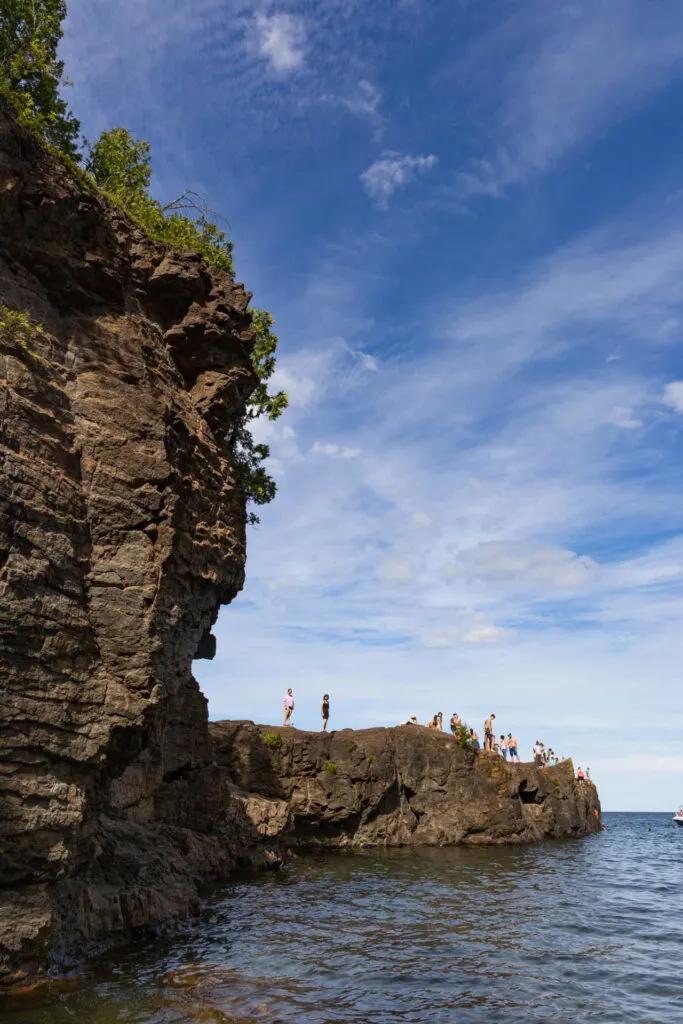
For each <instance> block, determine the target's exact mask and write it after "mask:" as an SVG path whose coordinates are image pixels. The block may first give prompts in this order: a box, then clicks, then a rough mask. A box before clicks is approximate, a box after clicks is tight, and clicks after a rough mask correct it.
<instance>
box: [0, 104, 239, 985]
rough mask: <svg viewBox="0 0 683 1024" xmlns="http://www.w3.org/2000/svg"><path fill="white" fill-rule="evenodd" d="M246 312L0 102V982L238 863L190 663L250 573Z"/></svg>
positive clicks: (215, 274)
mask: <svg viewBox="0 0 683 1024" xmlns="http://www.w3.org/2000/svg"><path fill="white" fill-rule="evenodd" d="M249 299H250V295H249V293H248V292H245V290H244V288H243V287H242V285H240V284H235V283H234V282H233V281H232V279H231V278H230V277H229V276H228V275H227V274H226V273H224V272H223V271H220V270H217V269H215V268H212V267H209V266H207V265H206V264H205V263H204V262H203V261H202V260H201V258H200V257H199V256H196V255H194V254H192V253H187V252H176V251H173V250H170V249H169V248H168V247H167V246H164V245H161V244H158V243H155V242H153V241H150V239H149V238H148V237H147V236H146V235H145V234H143V232H142V231H140V230H138V229H137V228H136V227H135V226H134V225H133V224H132V223H131V221H130V220H129V219H128V218H127V217H125V216H124V215H123V214H122V213H121V212H120V211H118V210H117V209H116V208H115V207H113V206H111V205H110V204H109V203H107V202H106V201H105V200H104V199H103V198H102V197H101V196H100V195H99V194H98V193H97V192H96V191H95V190H94V189H89V188H88V187H87V182H86V181H85V180H84V181H80V180H79V179H78V178H75V177H74V176H73V175H72V174H70V173H69V172H68V171H67V170H66V168H65V167H64V165H63V164H62V163H61V162H60V161H58V160H55V159H53V158H52V157H51V156H49V155H48V154H47V153H46V152H45V151H44V150H43V149H42V148H41V147H40V146H39V145H38V144H37V143H36V142H35V141H34V140H33V138H32V137H31V136H29V135H28V134H27V133H26V132H25V131H23V130H22V129H20V128H19V127H18V126H17V125H16V123H15V122H14V121H13V119H12V118H11V117H10V116H8V114H7V112H6V111H4V110H3V109H2V108H0V303H1V304H3V305H4V306H6V307H8V308H9V309H14V310H19V311H25V312H26V313H28V315H29V317H30V318H31V322H32V330H31V335H30V337H29V338H28V339H26V338H21V337H18V336H17V333H16V332H13V331H11V330H7V329H3V323H0V385H1V388H0V401H1V403H2V405H1V418H0V980H4V981H17V980H19V979H21V978H23V977H25V976H29V975H34V974H35V973H36V971H39V970H40V969H41V968H43V967H44V966H45V964H46V963H47V960H48V957H49V956H50V955H53V954H54V952H55V950H58V951H61V953H63V954H64V955H68V954H69V953H70V951H71V950H73V949H83V948H84V947H86V946H87V944H88V942H90V941H96V940H97V939H98V938H100V937H101V936H105V935H108V934H111V933H112V932H117V931H118V932H120V933H122V934H123V933H125V932H127V931H128V930H129V929H130V928H134V927H137V926H144V925H149V924H154V923H155V922H157V921H159V920H162V919H163V918H165V917H167V916H169V915H170V914H172V913H174V912H177V911H179V910H181V909H184V908H185V907H186V906H187V904H188V903H189V902H190V901H191V900H192V899H193V898H194V896H195V895H196V891H197V890H196V887H197V883H198V882H199V881H200V880H204V879H206V878H207V877H212V876H213V875H217V874H220V873H222V872H223V871H224V870H227V868H228V867H229V866H230V864H231V863H232V859H233V855H232V853H231V850H230V847H229V844H228V843H226V842H224V841H219V840H218V838H217V835H216V822H217V821H219V822H220V823H221V825H222V826H223V827H225V821H226V818H227V817H228V812H227V810H226V808H225V807H224V805H223V803H222V801H223V788H222V787H221V785H220V784H218V782H217V780H216V774H217V773H216V769H215V767H214V766H212V757H211V752H210V745H209V736H208V730H207V707H206V701H205V699H204V697H203V696H202V694H201V693H200V691H199V688H198V686H197V684H196V682H195V680H194V679H193V677H192V672H191V663H192V660H193V659H194V658H195V657H201V656H207V655H208V656H211V654H212V652H213V647H214V646H215V645H214V642H213V638H212V636H211V633H210V630H211V626H212V624H213V623H214V621H215V619H216V615H217V613H218V609H219V606H220V605H222V604H226V603H227V602H229V601H231V600H232V599H233V598H234V597H235V595H236V594H237V593H238V591H239V590H240V588H241V587H242V584H243V580H244V565H245V507H244V500H243V498H242V496H241V495H240V493H239V490H238V488H236V486H235V484H234V480H233V472H232V466H231V462H230V457H229V454H228V452H227V451H226V450H225V448H224V446H223V443H222V438H223V437H224V436H225V434H226V432H227V430H228V429H229V427H230V425H231V423H232V422H233V421H234V418H235V417H236V416H239V415H240V414H241V413H242V412H243V410H244V403H245V401H246V399H247V398H248V396H249V395H250V393H251V392H252V390H253V388H254V386H255V384H256V379H255V376H254V373H253V369H252V363H251V350H252V346H253V344H254V336H253V333H252V330H251V317H250V314H249V312H248V310H247V307H248V302H249ZM0 320H2V317H0Z"/></svg>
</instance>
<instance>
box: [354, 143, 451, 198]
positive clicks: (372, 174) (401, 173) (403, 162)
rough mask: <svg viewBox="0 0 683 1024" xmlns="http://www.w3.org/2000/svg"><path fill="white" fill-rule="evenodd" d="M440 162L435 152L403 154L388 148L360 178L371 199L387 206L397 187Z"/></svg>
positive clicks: (404, 184) (407, 182)
mask: <svg viewBox="0 0 683 1024" xmlns="http://www.w3.org/2000/svg"><path fill="white" fill-rule="evenodd" d="M437 163H438V159H437V157H435V156H434V154H433V153H430V154H429V156H410V155H409V154H405V155H401V154H400V153H395V152H393V151H391V150H388V151H387V152H386V153H384V154H383V156H382V157H381V158H380V159H379V160H375V161H374V163H372V164H370V166H369V167H368V169H367V170H365V171H363V173H362V174H361V176H360V178H361V181H362V183H363V186H364V188H365V191H366V192H367V193H368V195H369V196H370V198H371V199H374V200H375V202H376V203H377V205H378V206H381V207H386V206H387V205H388V203H389V200H390V199H391V197H392V196H393V194H394V192H396V190H397V189H402V188H405V186H406V185H408V184H410V182H412V181H415V179H416V178H417V177H418V176H419V175H420V174H422V173H424V172H425V171H429V170H431V168H432V167H434V166H435V165H436V164H437Z"/></svg>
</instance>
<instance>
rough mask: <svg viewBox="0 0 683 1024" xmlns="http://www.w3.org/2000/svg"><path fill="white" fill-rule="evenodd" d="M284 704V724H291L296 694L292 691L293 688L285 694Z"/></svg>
mask: <svg viewBox="0 0 683 1024" xmlns="http://www.w3.org/2000/svg"><path fill="white" fill-rule="evenodd" d="M284 705H285V720H284V722H283V723H282V724H283V725H291V724H292V722H291V718H292V711H293V710H294V694H293V693H292V691H291V689H289V690H287V693H286V694H285V699H284Z"/></svg>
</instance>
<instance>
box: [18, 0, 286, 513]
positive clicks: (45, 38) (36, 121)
mask: <svg viewBox="0 0 683 1024" xmlns="http://www.w3.org/2000/svg"><path fill="white" fill-rule="evenodd" d="M65 17H66V0H0V96H4V97H5V98H6V99H7V100H8V101H9V103H10V104H11V106H12V107H13V108H14V110H15V112H16V115H17V118H18V120H19V122H20V123H21V124H23V125H24V126H25V127H27V128H29V129H30V130H31V131H32V132H33V133H34V134H35V135H37V136H38V137H39V138H41V139H42V140H43V141H44V142H45V143H47V144H48V146H52V147H56V148H57V149H58V150H59V152H60V153H61V154H63V156H65V157H67V158H71V159H72V161H73V158H76V159H80V154H79V153H78V140H79V132H80V125H79V122H78V121H77V120H76V118H75V117H74V116H73V114H72V113H71V112H70V111H69V109H68V107H67V104H66V102H65V101H64V100H63V99H62V98H61V96H60V93H59V88H60V85H63V84H65V81H66V80H65V78H64V64H63V62H62V61H59V60H57V47H58V45H59V41H60V39H61V38H62V34H63V33H62V21H63V20H64V18H65ZM71 166H72V169H74V170H78V168H76V167H75V165H74V164H73V162H72V164H71ZM87 170H88V171H89V173H90V175H91V176H92V178H93V179H94V181H95V183H96V184H97V185H98V186H99V188H100V189H101V190H102V191H103V192H105V193H106V194H107V195H108V196H109V197H110V198H111V199H112V200H113V201H114V202H115V203H117V204H118V205H119V206H121V207H123V209H124V210H126V212H127V213H128V214H129V216H130V217H131V218H132V219H133V220H135V221H136V222H137V223H138V224H139V225H140V227H141V228H142V229H143V230H144V231H145V232H146V233H147V234H148V235H150V237H152V238H156V239H158V240H159V241H161V242H165V243H166V244H168V245H173V246H176V247H177V248H179V249H189V250H191V251H193V252H198V253H200V254H201V255H202V256H203V257H204V259H205V260H206V261H207V262H208V263H211V264H213V265H214V266H216V267H220V268H221V269H223V270H225V271H227V272H228V273H229V274H230V275H233V273H234V268H233V260H232V248H233V246H232V242H231V241H230V240H229V239H227V238H226V237H225V233H224V232H223V231H221V230H220V229H219V228H218V226H217V225H216V224H215V223H214V222H213V221H212V220H210V219H209V218H208V217H207V213H210V212H211V211H210V210H208V208H207V207H206V206H205V204H203V203H202V202H201V200H200V197H197V196H195V195H194V194H193V193H190V192H186V193H184V194H183V195H182V196H179V197H178V199H175V200H173V202H171V203H167V204H166V205H165V206H164V205H162V204H161V203H159V202H158V201H157V200H156V199H153V198H152V197H151V196H150V194H149V188H150V183H151V180H152V168H151V162H150V147H149V143H148V142H145V141H144V140H140V141H136V140H135V139H134V138H133V136H132V135H131V134H130V132H128V131H127V129H125V128H113V129H112V130H111V131H106V132H103V133H102V134H101V135H100V137H99V139H98V140H97V141H96V142H95V144H94V145H93V146H91V147H90V152H89V157H88V160H87ZM81 173H82V172H81ZM185 210H189V211H190V212H191V213H193V216H188V215H187V214H186V213H184V212H181V211H185ZM250 312H251V314H252V318H253V326H254V330H255V332H256V344H255V346H254V349H253V352H252V362H253V365H254V371H255V373H256V376H257V377H258V380H259V384H258V386H257V387H256V389H255V391H254V393H253V395H252V396H251V399H250V400H249V402H248V404H247V409H246V412H245V414H244V416H243V417H242V418H241V419H240V420H239V421H238V422H237V423H236V424H235V427H234V428H233V430H232V431H231V433H230V435H229V436H228V437H227V438H225V443H226V445H227V446H228V448H229V450H230V454H231V457H232V460H233V465H234V467H235V475H236V479H237V481H238V483H239V485H240V486H241V487H242V489H243V491H244V494H245V496H246V498H247V501H251V502H254V503H255V504H257V505H264V504H266V503H267V502H269V501H272V499H273V497H274V496H275V492H276V490H277V486H276V484H275V481H274V480H273V479H272V478H271V477H270V476H269V475H268V473H267V472H266V470H265V466H264V462H265V460H266V459H267V457H268V455H269V450H268V446H267V445H265V444H257V443H256V442H255V440H254V437H253V435H252V433H251V430H250V429H249V424H250V423H251V421H252V420H253V419H256V418H257V417H259V416H267V417H268V419H270V420H275V419H277V418H278V416H280V415H281V413H282V412H283V410H284V409H285V408H286V407H287V396H286V395H285V393H284V392H283V391H280V392H278V393H277V394H270V393H269V392H268V386H267V381H268V378H269V377H271V376H272V374H273V371H274V369H275V349H276V348H277V336H276V335H275V334H273V332H272V329H271V328H272V326H273V318H272V316H271V315H270V313H268V312H266V311H265V310H258V309H252V310H250ZM248 522H250V523H255V522H258V516H257V515H255V514H254V513H253V512H250V513H249V515H248Z"/></svg>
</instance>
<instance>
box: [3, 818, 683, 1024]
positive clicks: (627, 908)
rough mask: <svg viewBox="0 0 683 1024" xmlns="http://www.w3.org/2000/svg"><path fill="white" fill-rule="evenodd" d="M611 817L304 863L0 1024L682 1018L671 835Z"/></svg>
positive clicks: (676, 844)
mask: <svg viewBox="0 0 683 1024" xmlns="http://www.w3.org/2000/svg"><path fill="white" fill-rule="evenodd" d="M605 820H606V823H607V825H608V831H607V832H606V833H603V834H602V835H598V836H592V837H589V838H588V839H586V840H584V841H581V842H579V841H569V842H565V843H552V844H551V843H545V844H542V845H539V846H533V847H523V848H519V847H517V848H495V849H486V848H472V849H466V848H461V849H445V850H419V851H415V850H410V851H407V850H397V851H389V852H382V853H377V852H373V853H358V854H353V855H327V856H325V857H320V858H312V859H306V858H302V859H300V860H298V861H297V862H296V864H295V866H294V867H293V868H292V869H291V870H289V871H287V872H285V873H282V874H280V875H266V876H262V877H260V878H257V879H256V880H254V881H246V882H235V883H234V884H231V885H230V886H227V887H225V888H224V889H222V890H221V891H220V892H218V893H216V894H214V896H213V898H212V899H210V900H209V901H208V902H207V904H206V907H205V910H204V912H203V914H202V916H201V918H200V919H199V920H198V921H196V922H194V923H193V924H192V925H189V926H188V927H187V929H186V930H184V931H183V933H182V934H180V935H176V936H175V937H174V938H173V939H167V940H164V941H163V942H157V943H155V944H149V945H147V946H145V947H143V948H137V949H135V950H130V951H128V952H127V953H119V954H116V955H111V956H109V957H107V958H106V959H104V960H102V961H101V962H99V963H98V964H96V965H90V966H89V967H88V969H87V970H85V971H83V972H81V975H80V976H79V977H77V978H70V979H66V980H65V981H63V982H60V983H59V984H57V985H55V986H54V987H53V988H52V989H51V990H50V991H49V992H47V993H46V992H45V991H43V992H40V993H36V994H35V996H34V997H33V998H32V999H30V1001H27V1000H26V999H23V1000H21V1001H20V1000H12V1001H7V1002H6V1003H2V1004H0V1020H2V1021H3V1024H4V1022H7V1024H114V1022H116V1024H214V1022H215V1024H229V1022H232V1021H234V1020H239V1021H262V1022H263V1024H275V1022H279V1024H294V1022H297V1024H390V1022H391V1024H450V1022H458V1024H460V1022H465V1024H470V1022H477V1021H493V1022H495V1021H499V1020H501V1021H502V1020H508V1021H512V1022H515V1021H529V1022H544V1024H545V1022H549V1021H551V1022H565V1021H566V1022H570V1021H572V1022H584V1021H591V1022H592V1021H605V1022H612V1021H614V1022H626V1021H628V1022H629V1024H637V1022H642V1024H646V1022H652V1024H669V1022H671V1024H673V1022H679V1021H680V1020H681V1019H683V1011H681V1010H680V1008H679V1007H678V1006H677V1002H678V999H679V996H678V988H679V970H680V964H681V957H682V954H683V925H682V924H681V919H680V907H681V898H680V897H681V883H682V881H683V872H682V871H681V867H682V865H683V830H680V833H677V832H676V831H674V830H673V829H672V827H671V823H670V818H669V817H668V816H667V815H606V817H605Z"/></svg>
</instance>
